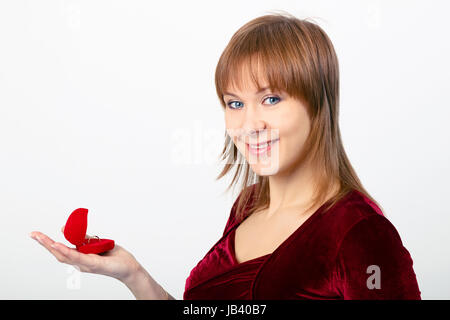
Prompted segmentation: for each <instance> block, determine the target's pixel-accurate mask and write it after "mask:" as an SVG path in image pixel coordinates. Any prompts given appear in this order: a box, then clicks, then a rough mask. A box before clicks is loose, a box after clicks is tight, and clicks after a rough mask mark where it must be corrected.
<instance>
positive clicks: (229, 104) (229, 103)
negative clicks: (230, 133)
mask: <svg viewBox="0 0 450 320" xmlns="http://www.w3.org/2000/svg"><path fill="white" fill-rule="evenodd" d="M235 102H236V103H241V104H242V102H239V101H230V102H228V103H227V105H228V106H229V107H230V108H231V109H238V108H234V107H231V104H232V103H235Z"/></svg>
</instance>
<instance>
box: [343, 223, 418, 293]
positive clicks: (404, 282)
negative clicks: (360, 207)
mask: <svg viewBox="0 0 450 320" xmlns="http://www.w3.org/2000/svg"><path fill="white" fill-rule="evenodd" d="M335 262H336V265H335V268H336V287H337V290H338V291H339V292H340V294H341V296H342V297H343V298H344V299H352V300H372V299H388V300H405V299H418V300H420V299H421V297H420V294H421V292H420V290H419V287H418V283H417V279H416V275H415V273H414V270H413V260H412V258H411V256H410V254H409V252H408V250H407V249H406V248H405V247H404V246H403V244H402V241H401V239H400V236H399V234H398V232H397V230H396V229H395V227H394V226H393V225H392V224H391V222H390V221H389V220H388V219H387V218H386V217H384V216H382V215H373V216H369V217H366V218H363V219H362V220H360V221H358V222H356V223H355V224H354V225H353V226H352V227H351V228H350V230H349V231H347V233H346V234H345V237H344V238H343V240H342V242H341V244H340V247H339V251H338V253H337V256H336V261H335Z"/></svg>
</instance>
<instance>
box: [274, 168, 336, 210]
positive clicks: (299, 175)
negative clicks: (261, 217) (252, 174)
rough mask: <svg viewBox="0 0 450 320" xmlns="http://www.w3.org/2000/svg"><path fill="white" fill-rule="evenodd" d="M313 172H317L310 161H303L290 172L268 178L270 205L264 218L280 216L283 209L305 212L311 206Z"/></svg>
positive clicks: (314, 179)
mask: <svg viewBox="0 0 450 320" xmlns="http://www.w3.org/2000/svg"><path fill="white" fill-rule="evenodd" d="M314 172H318V171H317V169H315V168H314V167H313V165H312V164H311V162H310V161H305V162H303V163H302V164H301V165H298V166H296V167H295V168H294V169H292V170H290V172H287V173H279V174H276V175H273V176H269V188H270V205H269V208H268V210H267V213H266V218H271V217H273V216H275V215H277V214H280V213H281V212H282V211H285V209H295V211H297V210H299V212H303V211H304V210H306V209H307V208H308V207H309V206H310V205H311V204H312V199H313V196H314V188H315V186H316V183H317V179H318V178H317V176H316V175H315V174H314ZM335 191H337V190H336V189H335V186H334V188H332V191H331V192H335ZM327 199H328V197H327ZM327 199H326V200H327ZM312 210H315V208H312ZM304 214H307V213H306V212H305V213H304Z"/></svg>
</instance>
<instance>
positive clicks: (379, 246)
mask: <svg viewBox="0 0 450 320" xmlns="http://www.w3.org/2000/svg"><path fill="white" fill-rule="evenodd" d="M236 203H237V199H236V201H235V203H234V204H233V208H232V209H231V213H230V216H229V218H228V221H227V224H226V227H225V230H224V232H223V236H222V237H221V238H220V239H219V241H217V243H216V244H215V245H214V246H213V247H212V248H211V249H210V250H209V251H208V252H207V254H206V255H205V256H204V257H203V259H202V260H200V261H199V262H198V264H197V265H196V266H195V267H194V268H193V269H192V271H191V273H190V275H189V277H188V278H187V279H186V286H185V292H184V295H183V299H185V300H194V299H195V300H198V299H203V300H222V299H230V300H235V299H243V300H248V299H253V300H264V299H283V300H292V299H333V300H334V299H360V300H368V299H421V296H420V295H421V292H420V290H419V287H418V283H417V279H416V275H415V273H414V270H413V261H412V259H411V256H410V254H409V252H408V250H407V249H406V248H405V247H404V246H403V244H402V241H401V239H400V236H399V234H398V232H397V230H396V229H395V227H394V226H393V225H392V224H391V222H390V221H389V220H388V219H387V218H386V217H385V216H384V215H383V214H382V213H381V211H380V210H379V208H378V207H377V206H376V205H375V204H374V203H373V202H371V201H370V200H369V199H368V198H367V197H365V196H364V195H363V194H361V193H360V192H358V191H357V190H352V191H351V192H349V193H348V194H347V195H346V196H345V197H344V198H342V199H341V200H340V201H339V202H337V203H336V204H335V205H334V206H333V207H332V208H331V209H330V210H328V211H326V212H324V207H325V205H323V206H321V207H320V208H319V209H317V210H316V212H314V214H313V215H311V216H310V217H309V218H308V219H307V220H306V221H305V222H304V223H303V224H302V225H301V226H300V227H299V228H298V229H297V230H296V231H294V232H293V233H292V234H291V235H290V236H289V237H288V238H287V239H286V240H285V241H284V242H283V243H281V245H280V246H279V247H278V248H277V249H276V250H275V251H274V252H272V253H270V254H267V255H264V256H261V257H258V258H255V259H252V260H248V261H245V262H243V263H237V261H236V258H235V254H234V233H235V230H236V228H237V227H238V225H239V223H237V222H236V221H235V220H234V213H235V210H234V209H235V205H236Z"/></svg>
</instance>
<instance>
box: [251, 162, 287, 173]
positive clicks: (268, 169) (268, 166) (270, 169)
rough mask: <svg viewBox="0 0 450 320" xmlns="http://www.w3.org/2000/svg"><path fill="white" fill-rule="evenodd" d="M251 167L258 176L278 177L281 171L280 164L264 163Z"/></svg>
mask: <svg viewBox="0 0 450 320" xmlns="http://www.w3.org/2000/svg"><path fill="white" fill-rule="evenodd" d="M250 167H251V168H252V171H253V172H254V173H256V174H257V175H258V176H273V175H276V174H277V173H278V172H279V169H280V166H279V165H278V163H275V162H274V163H270V162H267V163H264V162H263V161H261V162H260V163H254V164H250Z"/></svg>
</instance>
